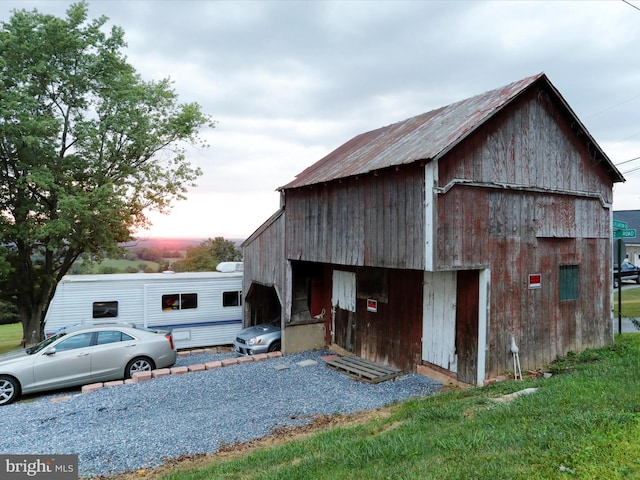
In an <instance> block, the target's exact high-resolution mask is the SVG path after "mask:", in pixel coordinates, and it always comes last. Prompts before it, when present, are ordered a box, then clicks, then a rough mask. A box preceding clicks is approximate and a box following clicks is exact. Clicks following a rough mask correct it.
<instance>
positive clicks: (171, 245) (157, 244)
mask: <svg viewBox="0 0 640 480" xmlns="http://www.w3.org/2000/svg"><path fill="white" fill-rule="evenodd" d="M209 238H215V237H209ZM205 240H207V239H206V238H141V239H139V240H135V241H133V242H127V243H122V244H121V246H122V247H124V248H126V249H134V248H154V249H161V250H176V251H184V250H186V249H187V247H197V246H198V245H200V244H201V243H202V242H204V241H205ZM225 240H229V241H231V242H233V243H234V244H235V246H236V248H238V249H240V245H241V244H242V242H244V240H245V239H244V238H225Z"/></svg>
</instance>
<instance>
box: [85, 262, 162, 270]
mask: <svg viewBox="0 0 640 480" xmlns="http://www.w3.org/2000/svg"><path fill="white" fill-rule="evenodd" d="M143 265H144V266H145V268H148V269H151V270H152V271H154V272H157V271H158V268H159V265H160V264H158V263H156V262H151V261H148V260H126V259H114V258H107V259H105V260H103V261H102V262H100V263H99V264H97V265H94V266H93V268H92V269H91V271H90V272H88V273H105V272H106V273H110V272H119V273H125V272H128V271H132V272H137V271H138V270H139V269H140V267H142V266H143Z"/></svg>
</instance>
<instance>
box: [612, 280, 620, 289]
mask: <svg viewBox="0 0 640 480" xmlns="http://www.w3.org/2000/svg"><path fill="white" fill-rule="evenodd" d="M618 285H620V280H618V279H617V278H614V279H613V288H618Z"/></svg>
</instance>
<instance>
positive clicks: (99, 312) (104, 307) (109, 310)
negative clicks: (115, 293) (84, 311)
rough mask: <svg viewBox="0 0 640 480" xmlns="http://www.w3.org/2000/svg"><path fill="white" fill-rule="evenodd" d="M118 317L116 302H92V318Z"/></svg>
mask: <svg viewBox="0 0 640 480" xmlns="http://www.w3.org/2000/svg"><path fill="white" fill-rule="evenodd" d="M117 316H118V302H93V318H114V317H117Z"/></svg>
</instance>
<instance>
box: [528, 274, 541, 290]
mask: <svg viewBox="0 0 640 480" xmlns="http://www.w3.org/2000/svg"><path fill="white" fill-rule="evenodd" d="M541 286H542V275H541V274H539V273H532V274H531V275H529V288H540V287H541Z"/></svg>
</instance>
